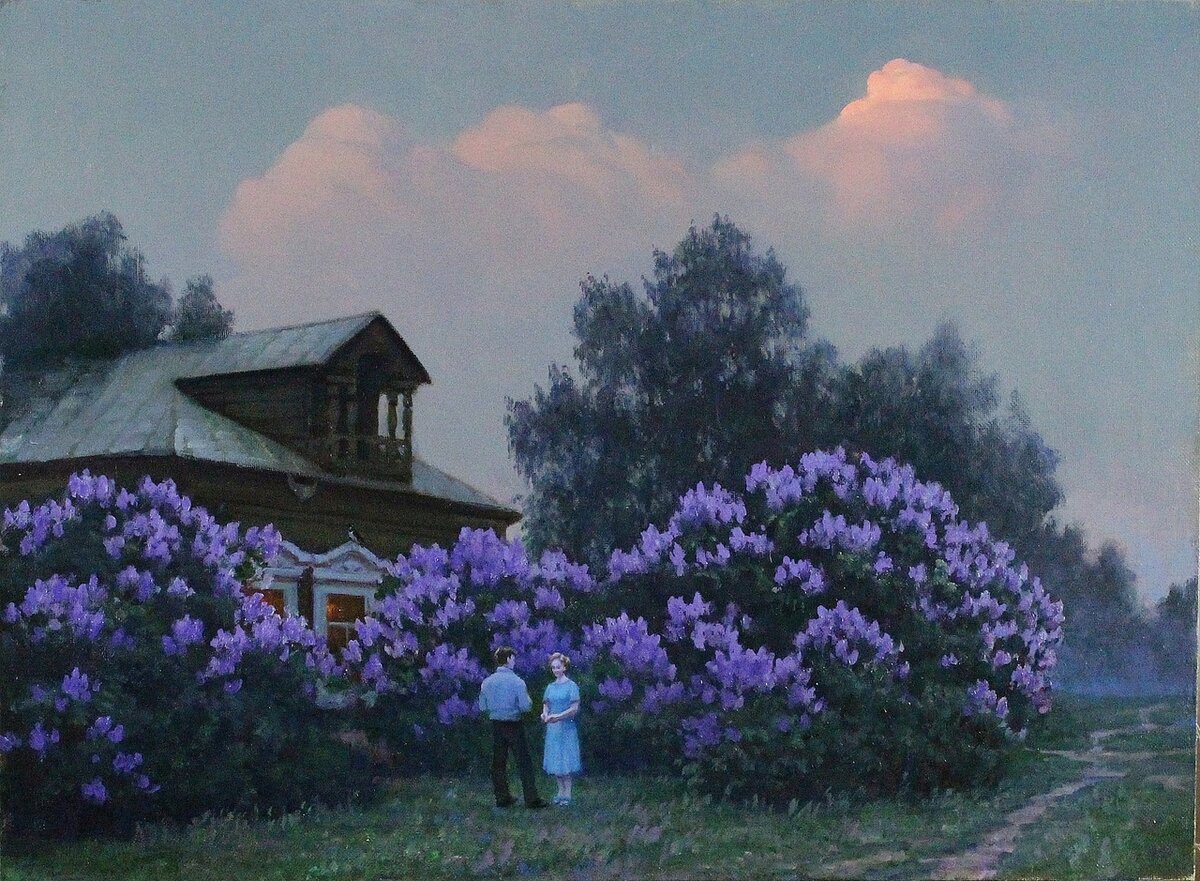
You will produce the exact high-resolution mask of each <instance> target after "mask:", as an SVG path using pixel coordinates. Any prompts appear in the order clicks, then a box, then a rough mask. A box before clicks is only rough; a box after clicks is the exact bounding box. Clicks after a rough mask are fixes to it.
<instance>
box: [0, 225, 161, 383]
mask: <svg viewBox="0 0 1200 881" xmlns="http://www.w3.org/2000/svg"><path fill="white" fill-rule="evenodd" d="M125 241H126V239H125V232H124V230H123V229H122V228H121V223H120V221H119V220H117V218H116V217H114V216H113V215H112V214H109V213H102V214H98V215H96V216H95V217H89V218H88V219H86V220H84V221H83V222H81V223H78V224H73V225H71V226H68V227H66V228H65V229H63V230H60V231H59V232H55V233H45V232H32V233H30V234H29V235H28V236H27V237H26V239H25V245H24V247H22V248H13V247H11V246H10V245H8V244H7V243H6V244H4V245H3V246H2V247H0V296H2V298H3V307H4V308H3V311H4V314H3V316H2V317H0V353H2V354H3V356H4V360H5V363H6V364H7V365H8V366H11V367H36V366H43V365H46V364H50V363H53V362H55V361H58V360H61V359H62V358H63V357H66V356H68V355H77V356H81V357H86V358H97V357H100V358H103V357H113V356H115V355H119V354H121V353H122V352H126V351H129V350H132V349H138V348H142V347H144V346H148V345H151V344H152V343H153V342H154V341H155V340H156V339H158V336H159V334H160V333H162V331H163V328H165V327H166V325H167V322H168V321H169V320H170V318H171V294H170V289H169V285H168V284H167V283H166V282H165V281H162V282H157V283H156V282H153V281H151V280H150V279H149V278H148V277H147V275H146V270H145V258H144V257H143V256H142V253H141V251H139V250H137V249H136V248H130V247H128V246H127V245H126V243H125Z"/></svg>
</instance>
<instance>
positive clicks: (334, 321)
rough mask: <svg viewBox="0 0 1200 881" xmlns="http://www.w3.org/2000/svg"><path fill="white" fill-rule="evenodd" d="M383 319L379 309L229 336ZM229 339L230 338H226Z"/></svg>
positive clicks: (242, 331) (238, 332)
mask: <svg viewBox="0 0 1200 881" xmlns="http://www.w3.org/2000/svg"><path fill="white" fill-rule="evenodd" d="M376 317H380V318H382V317H383V313H382V312H380V311H379V310H378V309H369V310H368V311H366V312H358V313H356V314H354V315H343V316H342V317H341V318H322V319H320V320H318V321H303V322H301V323H299V324H283V325H280V326H279V327H260V328H258V330H239V331H235V332H233V333H231V334H230V335H229V336H249V335H250V334H254V333H277V332H279V331H281V330H299V329H300V328H302V327H316V326H317V325H318V324H340V323H342V322H349V321H356V320H357V321H361V320H363V319H366V318H376ZM226 339H228V337H226Z"/></svg>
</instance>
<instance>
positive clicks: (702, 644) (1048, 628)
mask: <svg viewBox="0 0 1200 881" xmlns="http://www.w3.org/2000/svg"><path fill="white" fill-rule="evenodd" d="M602 588H603V590H602V592H601V593H600V594H598V595H597V596H598V604H599V605H600V606H602V607H606V608H612V607H618V608H620V609H621V610H622V614H623V615H625V616H626V618H629V617H631V616H636V620H637V621H638V622H639V628H640V630H639V637H638V638H639V639H640V640H641V641H642V644H644V645H646V646H651V645H655V646H657V645H658V644H659V643H658V635H659V634H661V636H662V644H663V645H664V646H665V647H666V649H667V651H666V655H665V657H664V659H663V660H662V661H661V662H660V664H659V668H658V669H659V670H660V671H662V672H661V673H660V674H659V675H657V676H647V675H645V665H644V663H643V662H642V660H641V659H640V657H639V658H638V659H637V660H635V661H634V662H633V663H628V662H627V661H626V660H625V657H626V656H628V655H629V654H630V653H629V652H628V651H626V652H625V653H624V654H622V653H615V652H610V653H609V657H608V660H609V661H610V665H611V667H612V669H611V670H608V671H606V677H607V678H606V680H605V681H607V682H620V683H622V686H623V687H622V688H621V689H617V688H615V687H612V686H610V687H608V688H607V689H603V688H602V689H600V694H601V698H600V703H601V706H603V707H604V708H606V709H610V710H613V711H616V712H618V713H624V714H643V715H645V714H650V715H652V716H653V720H654V725H653V727H654V728H655V729H657V731H658V732H659V733H660V735H661V737H662V738H664V739H665V740H666V741H667V743H668V744H671V743H673V744H674V745H675V747H674V748H675V750H676V754H678V755H682V756H683V757H684V759H685V762H684V764H685V767H686V768H687V769H688V770H689V773H692V774H694V775H697V776H698V777H700V778H705V779H707V780H709V781H710V782H713V781H717V780H721V781H724V783H725V784H726V785H727V786H730V785H731V786H733V788H735V789H742V790H744V791H746V792H754V791H758V792H765V791H767V790H784V789H788V788H789V787H790V788H791V789H793V790H795V789H803V788H804V787H805V786H807V787H808V788H809V789H811V790H812V791H817V792H819V791H820V790H821V788H822V787H824V786H828V785H830V783H835V784H836V783H838V782H843V783H844V782H846V781H847V780H856V781H859V782H861V783H862V784H863V785H864V786H866V787H867V788H872V789H874V788H879V789H896V788H900V787H917V788H921V787H924V788H931V787H938V786H951V785H960V784H964V783H970V782H973V781H974V780H976V779H979V778H980V777H987V776H995V774H996V773H998V770H999V762H1000V759H1001V758H1002V756H1003V753H1004V751H1005V749H1006V747H1007V746H1009V745H1011V744H1012V743H1013V742H1015V741H1019V740H1020V739H1022V738H1023V737H1024V736H1025V733H1026V730H1027V727H1028V725H1029V724H1030V722H1031V721H1032V720H1034V719H1036V718H1037V717H1038V716H1039V715H1040V714H1043V713H1045V712H1046V711H1047V710H1048V709H1049V706H1050V680H1049V676H1050V673H1051V671H1052V669H1053V667H1054V665H1055V662H1056V654H1055V651H1056V647H1057V646H1058V644H1059V643H1060V642H1061V640H1062V623H1063V614H1062V605H1061V604H1060V603H1058V602H1055V601H1054V600H1053V599H1052V598H1051V597H1050V596H1049V595H1048V594H1047V593H1046V591H1045V589H1044V588H1043V587H1042V586H1041V584H1040V582H1039V581H1038V579H1037V578H1035V577H1031V576H1030V573H1029V572H1028V570H1027V568H1026V567H1025V566H1024V565H1021V564H1017V563H1015V561H1014V553H1013V551H1012V550H1011V548H1010V547H1008V545H1007V544H1005V543H1004V542H1000V541H994V540H993V539H992V538H991V537H990V535H989V534H988V531H987V527H986V526H984V525H983V524H978V525H971V524H968V523H965V522H962V521H961V520H959V518H958V508H957V506H956V505H955V504H954V502H953V499H951V497H950V495H949V494H948V493H947V492H946V491H945V490H944V489H942V488H941V487H940V486H938V485H937V484H933V483H923V482H921V481H918V480H917V479H916V477H915V475H914V473H913V470H912V469H911V468H910V467H907V466H903V465H900V464H898V463H896V462H894V461H892V460H885V461H883V462H876V461H874V460H872V459H871V458H870V457H869V456H866V455H863V456H861V457H859V458H858V459H857V460H851V459H850V458H849V457H848V456H847V455H846V453H845V451H844V450H842V449H837V450H834V451H832V452H825V451H820V452H814V453H810V454H807V455H805V456H803V457H801V460H800V462H799V463H797V464H796V465H795V466H785V467H783V468H778V469H776V468H771V467H769V466H768V465H766V464H760V465H756V466H755V467H754V468H752V469H751V471H750V473H749V474H748V475H747V478H746V488H745V493H744V494H738V493H735V492H733V491H731V490H728V489H726V488H723V487H720V486H713V487H706V486H704V485H703V484H701V485H698V486H697V487H695V488H694V489H692V490H689V491H688V492H687V493H686V494H685V495H684V496H683V497H682V498H681V499H680V502H679V506H678V508H677V510H676V512H675V514H674V515H673V516H672V517H671V518H670V520H669V522H668V523H667V524H666V525H665V528H660V527H657V526H653V525H652V526H649V527H648V528H647V529H646V530H645V532H643V534H642V536H641V541H640V542H639V544H638V545H636V546H634V547H632V548H628V549H618V550H615V551H614V552H613V553H612V556H611V559H610V564H609V567H608V577H607V579H606V580H605V582H604V583H603V585H602ZM689 597H690V599H688V598H689ZM610 614H611V613H610ZM601 684H602V685H603V683H601ZM664 698H665V699H664ZM637 727H638V730H639V731H640V732H641V733H642V736H644V733H645V730H646V725H644V724H643V725H641V726H637ZM623 748H628V747H623ZM797 775H803V776H804V777H806V778H807V779H806V780H805V781H804V782H803V783H801V782H800V781H797V780H796V779H795V778H796V776H797ZM767 778H773V779H767Z"/></svg>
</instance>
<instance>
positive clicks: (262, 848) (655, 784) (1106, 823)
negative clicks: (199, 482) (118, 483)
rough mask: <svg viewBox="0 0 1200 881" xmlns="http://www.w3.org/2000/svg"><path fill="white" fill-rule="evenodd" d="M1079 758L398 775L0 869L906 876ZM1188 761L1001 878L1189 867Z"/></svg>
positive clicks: (1141, 771) (1027, 846) (1028, 841)
mask: <svg viewBox="0 0 1200 881" xmlns="http://www.w3.org/2000/svg"><path fill="white" fill-rule="evenodd" d="M1099 703H1100V705H1099V706H1097V707H1096V708H1095V711H1096V712H1095V718H1096V719H1098V720H1100V722H1101V725H1094V723H1093V720H1092V719H1088V724H1089V726H1091V727H1113V723H1114V720H1115V721H1116V722H1117V723H1128V724H1136V722H1137V709H1138V706H1139V705H1137V704H1130V705H1129V706H1118V705H1115V704H1113V703H1111V702H1099ZM1145 705H1146V702H1143V703H1142V704H1140V706H1145ZM1074 708H1075V711H1076V712H1077V713H1079V714H1081V716H1080V718H1085V717H1087V716H1088V715H1090V714H1089V712H1088V711H1089V707H1088V705H1087V702H1086V701H1082V702H1080V703H1077V704H1075V705H1074ZM1175 709H1178V708H1175ZM1184 712H1186V708H1185V711H1181V712H1177V713H1176V714H1175V716H1174V717H1172V718H1173V719H1178V718H1180V716H1181V715H1183V714H1184ZM1164 721H1167V720H1164ZM1183 730H1185V731H1187V730H1188V729H1183ZM1147 736H1148V735H1147ZM1084 741H1085V744H1084V745H1086V737H1085V738H1084ZM1134 741H1136V736H1135V738H1134ZM1131 743H1132V745H1133V747H1134V748H1140V747H1138V745H1137V743H1136V742H1131ZM1124 748H1125V746H1122V749H1124ZM1122 767H1124V766H1122ZM1081 770H1082V768H1081V765H1080V763H1079V762H1077V761H1075V760H1072V759H1070V758H1067V757H1063V756H1054V755H1046V754H1043V753H1039V752H1037V750H1036V749H1033V748H1030V749H1026V750H1024V751H1022V752H1021V753H1019V754H1018V755H1017V757H1016V760H1015V763H1014V767H1013V769H1012V773H1011V774H1010V775H1009V777H1008V778H1007V780H1006V782H1005V783H1004V784H1003V785H1001V786H999V787H997V788H995V789H992V790H988V791H980V792H975V793H970V794H955V793H943V794H939V795H936V796H934V797H932V798H929V799H925V800H922V801H908V800H902V799H889V800H880V801H875V802H869V803H860V802H854V801H851V800H848V799H829V800H826V801H824V802H822V803H816V804H806V805H792V806H791V807H790V808H789V809H788V810H786V811H780V810H770V809H768V808H766V807H762V806H754V805H743V806H735V805H729V804H722V803H719V802H718V803H714V802H711V801H709V800H706V799H699V798H696V797H694V796H691V795H689V794H688V793H687V792H686V790H684V788H683V787H682V785H681V783H680V782H679V781H678V780H677V779H672V778H666V779H659V780H651V779H645V778H640V779H630V778H615V777H600V776H592V777H588V778H585V779H584V780H582V781H580V782H579V783H577V793H576V803H575V804H574V805H573V806H572V807H571V808H569V809H557V808H551V809H548V810H545V811H540V812H531V811H527V810H525V809H524V808H519V807H518V808H515V809H509V810H499V809H496V808H494V807H492V805H491V799H490V787H489V784H488V782H487V780H486V779H485V778H483V777H470V778H458V779H430V778H424V779H416V780H403V781H397V782H396V783H395V784H393V786H392V788H391V789H390V790H389V791H388V792H387V794H386V795H385V797H384V798H382V799H380V800H379V801H378V802H376V803H375V804H372V805H363V806H358V807H352V808H345V809H340V810H326V809H323V808H313V809H309V810H304V811H300V812H297V813H294V814H289V815H287V816H284V817H267V818H261V819H257V820H251V819H247V818H244V817H233V816H231V817H209V818H206V819H203V820H201V821H198V822H196V823H194V824H192V825H191V826H188V827H186V828H182V829H167V828H160V827H149V828H143V829H140V830H139V833H138V835H137V836H135V838H134V839H133V840H131V841H80V842H74V843H70V844H61V845H57V846H48V847H44V848H41V849H38V850H36V851H33V852H30V853H25V854H21V855H19V856H18V855H13V854H8V855H7V856H6V857H5V858H3V859H2V860H0V863H2V866H0V878H3V879H4V881H35V879H36V881H42V879H55V881H60V879H61V881H71V879H80V881H83V879H87V881H91V879H101V878H103V879H113V881H134V879H146V881H150V879H154V881H158V879H188V881H192V879H195V881H218V879H222V881H223V879H234V878H236V879H239V881H257V879H261V881H267V879H280V881H282V879H287V881H292V879H300V881H305V879H307V881H317V879H337V881H351V879H399V878H415V877H421V878H431V879H436V878H495V877H515V878H520V877H544V878H559V877H562V878H571V879H580V881H582V879H601V878H615V877H645V878H689V879H691V878H697V879H700V878H755V879H757V878H779V879H783V878H797V877H813V876H818V877H843V878H864V877H867V878H869V877H877V878H910V877H912V878H916V877H923V876H925V875H927V874H928V872H929V861H930V860H933V859H936V858H939V857H941V856H943V855H946V854H952V853H955V852H958V851H960V850H963V849H965V848H967V847H969V846H971V845H972V844H974V843H975V842H976V841H978V840H979V839H980V838H981V837H982V836H983V835H984V834H985V833H986V832H988V831H989V830H991V829H993V828H995V826H996V825H998V824H999V823H1000V822H1001V820H1002V818H1003V817H1004V815H1005V814H1007V813H1008V812H1009V811H1012V810H1014V809H1016V808H1018V807H1020V806H1022V805H1023V804H1025V803H1026V802H1027V801H1028V799H1029V798H1030V797H1031V796H1033V795H1036V794H1038V793H1041V792H1046V791H1049V790H1051V789H1053V788H1054V787H1055V786H1057V785H1058V784H1060V783H1062V782H1065V781H1069V780H1073V779H1076V778H1077V777H1078V776H1079V775H1080V773H1081ZM1180 775H1186V776H1187V779H1188V781H1189V783H1190V781H1191V758H1190V757H1189V756H1187V755H1176V756H1160V757H1158V758H1156V759H1154V760H1152V761H1143V762H1138V763H1136V764H1131V765H1130V774H1129V776H1128V777H1126V778H1125V779H1123V780H1119V781H1106V782H1104V783H1100V784H1097V785H1095V786H1094V787H1092V788H1091V789H1089V790H1086V791H1085V792H1084V793H1080V794H1079V795H1078V796H1075V797H1073V798H1070V799H1066V800H1064V801H1063V802H1061V803H1059V804H1058V805H1057V806H1056V807H1055V808H1054V809H1053V810H1052V813H1051V814H1050V815H1048V816H1047V817H1046V818H1045V822H1041V823H1039V824H1036V828H1035V827H1030V830H1029V834H1028V835H1026V836H1025V838H1024V839H1023V840H1022V841H1021V842H1020V846H1019V847H1018V852H1017V853H1016V854H1014V855H1013V856H1012V858H1011V859H1010V860H1008V861H1007V862H1006V863H1004V865H1003V867H1002V873H1003V875H1004V876H1008V877H1017V876H1021V877H1025V876H1040V877H1063V878H1085V877H1111V876H1113V875H1123V876H1128V877H1134V876H1142V875H1179V874H1183V873H1184V872H1185V871H1189V870H1190V866H1191V839H1192V836H1191V804H1192V801H1191V793H1190V791H1180V790H1178V789H1177V788H1176V789H1173V788H1171V786H1172V785H1175V784H1171V783H1170V782H1168V783H1163V780H1167V781H1171V780H1176V781H1177V779H1178V778H1179V777H1180ZM543 788H548V787H545V786H544V787H543Z"/></svg>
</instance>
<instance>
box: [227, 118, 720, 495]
mask: <svg viewBox="0 0 1200 881" xmlns="http://www.w3.org/2000/svg"><path fill="white" fill-rule="evenodd" d="M695 189H696V182H695V179H694V178H693V176H692V175H691V174H690V173H689V172H688V171H687V170H686V169H685V167H684V164H683V163H682V161H680V160H679V159H678V158H675V157H668V156H662V155H660V154H657V153H656V152H655V151H653V150H651V149H650V148H648V147H647V146H646V145H645V144H643V143H642V142H641V141H639V140H638V139H637V138H634V137H632V136H630V135H627V134H624V133H621V132H616V131H612V130H610V129H608V128H606V127H605V126H604V125H603V124H602V123H601V120H600V118H599V116H598V115H597V114H596V112H595V111H594V110H592V109H591V108H589V107H587V106H585V105H583V104H578V103H572V104H563V105H559V106H556V107H551V108H549V109H548V110H545V111H537V110H531V109H529V108H525V107H519V106H504V107H499V108H496V109H495V110H493V111H492V112H491V113H489V114H488V115H487V116H486V117H485V118H483V119H482V120H481V121H480V122H479V123H478V124H477V125H475V126H473V127H471V128H468V129H466V130H464V131H462V132H461V133H460V134H459V135H458V136H457V137H456V138H454V139H453V140H452V141H451V142H450V143H429V142H420V141H418V140H416V139H414V138H412V137H411V136H410V135H409V134H408V132H407V131H406V130H405V127H404V126H403V125H402V124H401V123H400V122H399V121H397V120H395V119H392V118H390V117H388V116H385V115H383V114H380V113H378V112H376V111H373V110H371V109H369V108H366V107H361V106H358V105H354V104H345V105H342V106H338V107H333V108H330V109H328V110H326V111H324V112H322V113H321V114H319V115H318V116H317V117H316V118H315V119H313V120H312V121H311V122H310V123H309V124H308V126H307V127H306V128H305V130H304V131H303V133H302V134H301V135H300V136H299V137H298V138H297V139H296V140H295V141H294V142H293V143H292V144H290V145H289V146H288V147H287V148H286V149H284V150H283V152H282V153H281V154H280V155H279V157H278V158H277V159H276V161H275V162H274V163H273V165H272V166H271V167H270V168H269V169H267V170H266V171H265V172H264V173H263V174H262V175H261V176H259V177H254V178H251V179H248V180H245V181H243V182H242V183H241V184H239V186H238V187H237V190H236V192H235V193H234V196H233V199H232V201H231V203H230V205H229V206H228V208H227V210H226V211H225V213H224V216H223V217H222V220H221V225H220V243H221V247H222V250H223V251H224V252H225V253H226V254H227V255H228V256H230V257H231V258H232V259H233V260H234V261H235V263H236V264H237V274H236V275H235V277H233V278H232V279H229V280H228V281H227V282H226V283H225V284H224V285H223V289H222V291H223V292H222V299H223V300H225V301H226V302H227V303H229V304H230V305H232V306H233V307H234V308H235V309H236V311H237V314H238V317H239V324H240V326H242V327H256V326H265V325H271V324H280V323H287V322H294V321H303V320H310V319H313V318H323V317H329V316H333V315H339V314H349V313H352V312H356V311H364V310H368V309H380V310H382V311H384V312H385V313H386V314H388V315H389V317H391V319H392V320H393V321H395V322H396V323H397V325H398V326H399V328H400V330H401V332H402V333H403V334H404V335H405V337H406V338H407V339H408V341H409V343H410V344H412V345H413V347H414V349H415V350H416V351H417V352H418V354H419V355H420V356H421V357H422V359H423V360H424V361H425V362H426V364H427V366H429V368H430V370H431V372H432V373H433V376H434V381H435V385H434V387H433V388H432V389H428V390H424V391H423V392H422V395H421V398H422V400H421V404H422V407H421V409H422V413H421V414H420V416H421V418H423V419H426V420H428V421H427V422H426V423H425V425H426V428H427V430H426V433H425V434H424V437H426V438H434V437H438V438H447V439H449V440H447V441H445V442H440V443H439V444H438V445H437V448H430V446H428V445H427V446H424V447H422V446H421V445H420V442H421V438H422V433H421V432H420V431H418V451H420V452H423V454H424V455H427V456H429V457H430V458H432V459H433V460H434V461H435V462H440V463H441V464H444V465H446V466H448V467H458V470H460V471H461V470H464V469H463V467H461V466H463V465H464V463H470V464H469V465H466V467H465V471H466V473H467V475H468V476H471V474H472V471H474V472H475V473H474V476H475V479H476V480H478V481H479V482H480V483H481V484H483V485H485V486H488V487H490V488H491V489H492V491H494V492H497V493H498V494H500V495H501V496H504V497H507V496H508V495H511V494H512V492H515V491H517V490H518V489H519V487H517V486H516V485H515V480H514V479H513V478H512V475H511V472H510V469H509V468H508V464H507V456H506V454H505V446H504V440H503V429H502V426H501V419H502V417H503V402H504V398H505V396H506V395H512V396H524V395H526V394H528V393H529V391H530V385H531V380H532V379H533V378H540V377H544V375H545V370H546V365H547V364H548V363H550V362H551V361H558V362H560V363H561V362H565V361H567V360H569V359H570V352H571V349H570V340H569V336H568V335H567V329H568V325H569V317H570V314H571V307H572V305H573V304H574V302H575V300H576V298H577V296H578V283H579V279H580V277H581V276H583V275H584V274H586V273H588V272H602V271H609V270H611V271H613V272H614V273H616V274H625V273H627V274H629V275H633V276H634V277H636V273H637V271H640V269H641V268H642V267H643V266H644V263H645V257H646V254H647V251H648V249H649V247H650V245H651V244H654V243H659V244H668V243H669V242H671V241H674V240H676V239H677V238H678V236H679V234H680V231H681V229H682V228H683V226H685V225H686V223H687V220H688V215H687V214H686V211H687V208H686V205H687V204H688V203H689V202H690V201H692V197H691V193H692V192H693V191H694V190H695ZM517 340H519V341H520V343H521V344H520V345H519V346H518V345H514V341H517ZM420 421H421V419H419V420H418V422H419V423H420ZM420 428H421V425H420V424H419V425H418V429H420ZM481 437H482V438H486V440H481ZM481 446H486V447H487V454H485V455H481V452H480V447H481ZM481 460H482V461H485V462H486V463H488V464H487V470H486V472H484V473H480V472H479V470H478V469H479V467H480V465H479V463H480V462H481Z"/></svg>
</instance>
